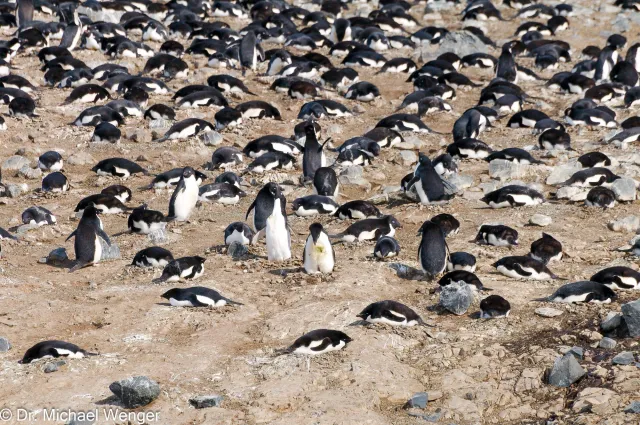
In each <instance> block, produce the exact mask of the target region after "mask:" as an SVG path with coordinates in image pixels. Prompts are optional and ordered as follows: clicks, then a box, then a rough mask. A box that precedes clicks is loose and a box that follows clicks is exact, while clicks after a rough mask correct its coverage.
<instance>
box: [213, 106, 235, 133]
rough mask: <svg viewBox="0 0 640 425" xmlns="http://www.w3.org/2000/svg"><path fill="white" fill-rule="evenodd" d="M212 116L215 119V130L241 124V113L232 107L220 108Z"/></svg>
mask: <svg viewBox="0 0 640 425" xmlns="http://www.w3.org/2000/svg"><path fill="white" fill-rule="evenodd" d="M214 117H215V119H216V130H218V131H221V130H224V129H225V128H227V127H229V128H233V127H237V126H238V125H240V124H242V114H241V113H240V111H237V110H235V109H233V108H222V109H220V110H219V111H218V112H216V114H215V116H214Z"/></svg>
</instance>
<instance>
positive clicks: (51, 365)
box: [42, 363, 59, 373]
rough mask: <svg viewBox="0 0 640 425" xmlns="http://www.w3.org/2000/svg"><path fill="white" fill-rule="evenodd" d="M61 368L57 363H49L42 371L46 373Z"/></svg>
mask: <svg viewBox="0 0 640 425" xmlns="http://www.w3.org/2000/svg"><path fill="white" fill-rule="evenodd" d="M58 369H59V367H58V365H57V363H47V364H46V365H45V366H44V368H43V369H42V371H43V372H44V373H53V372H57V371H58Z"/></svg>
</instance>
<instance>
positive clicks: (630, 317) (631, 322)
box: [621, 300, 640, 338]
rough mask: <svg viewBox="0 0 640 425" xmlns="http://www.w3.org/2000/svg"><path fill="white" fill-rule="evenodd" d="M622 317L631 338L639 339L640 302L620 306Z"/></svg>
mask: <svg viewBox="0 0 640 425" xmlns="http://www.w3.org/2000/svg"><path fill="white" fill-rule="evenodd" d="M621 310H622V317H623V318H624V321H625V323H626V325H627V328H628V329H629V336H631V338H638V337H640V300H636V301H632V302H629V303H626V304H622V308H621Z"/></svg>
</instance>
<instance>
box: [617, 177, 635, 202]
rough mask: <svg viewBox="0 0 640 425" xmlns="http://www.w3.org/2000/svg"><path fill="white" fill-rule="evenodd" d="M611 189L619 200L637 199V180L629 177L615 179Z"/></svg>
mask: <svg viewBox="0 0 640 425" xmlns="http://www.w3.org/2000/svg"><path fill="white" fill-rule="evenodd" d="M611 190H612V191H613V193H615V195H616V199H617V200H618V201H635V200H636V198H637V191H636V182H635V180H633V179H630V178H627V177H623V178H621V179H618V180H616V181H614V182H613V183H612V184H611Z"/></svg>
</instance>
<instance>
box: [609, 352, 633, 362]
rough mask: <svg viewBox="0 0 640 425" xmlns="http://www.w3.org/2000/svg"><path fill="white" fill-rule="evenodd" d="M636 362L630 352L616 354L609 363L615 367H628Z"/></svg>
mask: <svg viewBox="0 0 640 425" xmlns="http://www.w3.org/2000/svg"><path fill="white" fill-rule="evenodd" d="M635 361H636V359H635V358H634V356H633V353H632V352H631V351H622V352H620V353H618V354H617V355H616V356H615V357H614V358H613V359H611V363H613V364H617V365H629V364H632V363H634V362H635Z"/></svg>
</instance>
